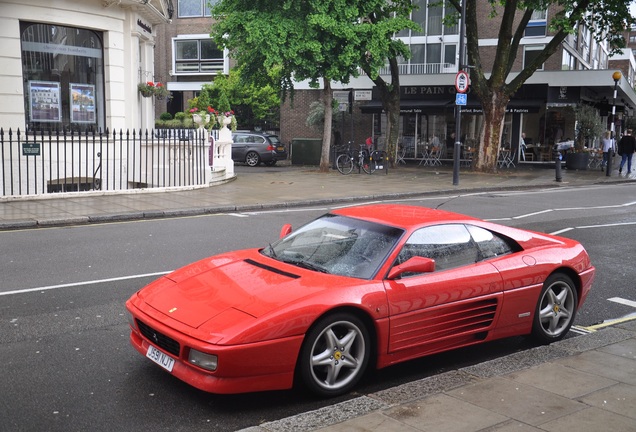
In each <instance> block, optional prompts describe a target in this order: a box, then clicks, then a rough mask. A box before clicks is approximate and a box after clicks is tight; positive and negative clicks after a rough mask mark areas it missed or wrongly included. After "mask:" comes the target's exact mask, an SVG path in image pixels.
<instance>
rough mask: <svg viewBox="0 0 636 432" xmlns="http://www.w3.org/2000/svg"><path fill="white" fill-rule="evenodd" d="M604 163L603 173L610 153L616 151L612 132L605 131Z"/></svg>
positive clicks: (602, 164) (602, 165)
mask: <svg viewBox="0 0 636 432" xmlns="http://www.w3.org/2000/svg"><path fill="white" fill-rule="evenodd" d="M602 148H603V162H601V171H603V170H604V169H605V167H606V166H607V162H608V161H609V152H611V151H614V139H613V138H612V133H611V132H610V131H605V133H604V134H603V147H602Z"/></svg>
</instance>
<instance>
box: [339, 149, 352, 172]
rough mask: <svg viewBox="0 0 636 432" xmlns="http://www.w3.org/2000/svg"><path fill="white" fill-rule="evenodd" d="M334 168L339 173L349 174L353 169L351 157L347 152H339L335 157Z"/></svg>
mask: <svg viewBox="0 0 636 432" xmlns="http://www.w3.org/2000/svg"><path fill="white" fill-rule="evenodd" d="M336 168H337V169H338V171H339V172H340V174H345V175H346V174H351V171H353V159H351V156H349V155H348V154H341V155H340V156H338V159H336Z"/></svg>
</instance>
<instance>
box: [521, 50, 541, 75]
mask: <svg viewBox="0 0 636 432" xmlns="http://www.w3.org/2000/svg"><path fill="white" fill-rule="evenodd" d="M543 48H544V46H543V45H526V46H525V48H524V52H523V67H524V68H525V67H526V66H527V65H529V64H530V63H531V62H532V61H533V60H534V59H535V58H537V56H538V55H539V54H540V53H541V51H543ZM537 70H543V63H542V64H541V65H540V66H539V67H538V68H537Z"/></svg>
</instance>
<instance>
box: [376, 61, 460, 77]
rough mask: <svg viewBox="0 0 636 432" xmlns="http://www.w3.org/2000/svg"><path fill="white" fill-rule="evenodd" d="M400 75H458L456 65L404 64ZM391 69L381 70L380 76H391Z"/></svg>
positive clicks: (400, 65) (386, 67)
mask: <svg viewBox="0 0 636 432" xmlns="http://www.w3.org/2000/svg"><path fill="white" fill-rule="evenodd" d="M398 68H399V70H400V75H435V74H442V73H457V65H456V64H454V63H402V64H399V65H398ZM390 74H391V69H390V68H389V66H388V65H387V66H385V67H383V68H381V69H380V75H390Z"/></svg>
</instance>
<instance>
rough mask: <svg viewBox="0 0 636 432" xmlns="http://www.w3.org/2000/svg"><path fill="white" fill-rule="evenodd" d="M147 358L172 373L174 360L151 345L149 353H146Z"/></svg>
mask: <svg viewBox="0 0 636 432" xmlns="http://www.w3.org/2000/svg"><path fill="white" fill-rule="evenodd" d="M146 357H148V358H149V359H150V360H152V361H153V362H155V363H157V364H158V365H159V366H161V367H162V368H164V369H165V370H167V371H168V372H172V368H173V367H174V359H173V358H172V357H170V356H169V355H166V354H164V353H163V352H161V351H159V350H158V349H157V348H155V347H153V346H152V345H150V346H149V347H148V352H146Z"/></svg>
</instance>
